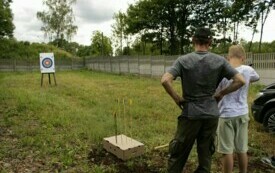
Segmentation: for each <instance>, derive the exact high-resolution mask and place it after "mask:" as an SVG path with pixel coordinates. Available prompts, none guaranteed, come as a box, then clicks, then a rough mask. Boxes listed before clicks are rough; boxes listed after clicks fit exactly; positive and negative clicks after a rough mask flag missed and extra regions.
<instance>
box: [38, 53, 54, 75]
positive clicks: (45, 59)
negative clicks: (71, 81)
mask: <svg viewBox="0 0 275 173" xmlns="http://www.w3.org/2000/svg"><path fill="white" fill-rule="evenodd" d="M40 69H41V73H54V72H55V69H54V56H53V53H40Z"/></svg>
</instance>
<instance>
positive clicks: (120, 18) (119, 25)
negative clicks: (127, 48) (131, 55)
mask: <svg viewBox="0 0 275 173" xmlns="http://www.w3.org/2000/svg"><path fill="white" fill-rule="evenodd" d="M125 17H126V16H125V14H124V13H122V12H120V11H119V12H118V13H116V14H114V17H113V18H114V19H115V23H114V24H113V25H112V31H113V37H114V43H115V47H117V50H116V55H122V54H123V40H124V39H126V38H127V35H126V33H125V30H126V28H125V26H126V25H125Z"/></svg>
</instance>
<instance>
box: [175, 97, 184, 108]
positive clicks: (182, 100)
mask: <svg viewBox="0 0 275 173" xmlns="http://www.w3.org/2000/svg"><path fill="white" fill-rule="evenodd" d="M184 103H185V100H184V99H181V100H180V101H179V102H176V104H177V105H178V106H179V107H180V109H181V110H183V108H184Z"/></svg>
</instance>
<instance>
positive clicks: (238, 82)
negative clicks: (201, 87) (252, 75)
mask: <svg viewBox="0 0 275 173" xmlns="http://www.w3.org/2000/svg"><path fill="white" fill-rule="evenodd" d="M232 80H233V82H232V83H231V84H230V85H229V86H228V87H226V88H224V89H222V90H221V91H219V92H218V93H216V94H215V95H214V97H215V99H216V100H217V102H219V101H220V100H221V99H222V98H223V96H225V95H226V94H229V93H231V92H234V91H236V90H237V89H239V88H241V87H242V86H243V85H244V84H245V79H244V77H243V76H242V75H241V74H240V73H238V74H236V75H234V76H233V78H232Z"/></svg>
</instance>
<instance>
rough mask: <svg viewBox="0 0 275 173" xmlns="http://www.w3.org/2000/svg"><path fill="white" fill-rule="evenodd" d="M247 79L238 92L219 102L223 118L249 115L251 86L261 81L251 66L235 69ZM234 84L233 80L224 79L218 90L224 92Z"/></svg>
mask: <svg viewBox="0 0 275 173" xmlns="http://www.w3.org/2000/svg"><path fill="white" fill-rule="evenodd" d="M235 69H236V70H237V71H238V72H239V73H240V74H242V75H243V77H244V79H245V85H244V86H242V87H241V88H240V89H238V90H237V91H234V92H232V93H230V94H227V95H225V96H224V97H223V99H222V100H221V101H220V102H219V104H218V107H219V110H220V114H221V116H220V117H222V118H230V117H237V116H240V115H245V114H248V104H247V93H248V89H249V84H250V83H251V82H255V81H257V80H259V75H258V73H257V72H256V71H255V70H254V69H253V68H252V67H250V66H247V65H241V66H239V67H237V68H235ZM230 83H232V80H227V79H223V80H222V81H221V83H220V84H219V86H218V88H217V90H218V91H219V90H222V89H223V88H225V87H227V86H229V85H230Z"/></svg>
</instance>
